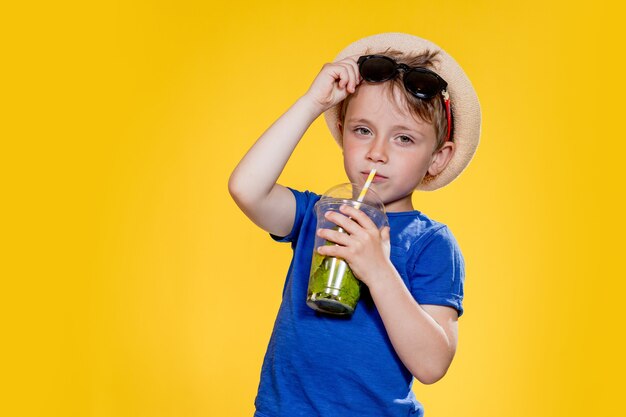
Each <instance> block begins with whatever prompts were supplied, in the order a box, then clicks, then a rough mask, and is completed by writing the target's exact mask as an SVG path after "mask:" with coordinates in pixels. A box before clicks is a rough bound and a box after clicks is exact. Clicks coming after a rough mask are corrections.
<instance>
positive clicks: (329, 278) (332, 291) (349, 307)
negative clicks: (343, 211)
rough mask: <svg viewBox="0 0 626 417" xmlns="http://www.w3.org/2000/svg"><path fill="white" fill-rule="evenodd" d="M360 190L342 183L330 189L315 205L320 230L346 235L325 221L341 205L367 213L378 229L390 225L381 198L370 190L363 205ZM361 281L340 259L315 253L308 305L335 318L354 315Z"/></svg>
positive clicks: (319, 240) (322, 242)
mask: <svg viewBox="0 0 626 417" xmlns="http://www.w3.org/2000/svg"><path fill="white" fill-rule="evenodd" d="M360 191H361V188H360V187H359V186H357V185H354V184H341V185H338V186H336V187H333V188H331V189H330V190H329V191H327V192H326V193H325V194H324V195H323V196H322V198H321V199H320V200H319V201H318V202H317V203H316V204H315V211H316V214H317V228H318V229H320V228H325V229H334V230H339V231H340V232H343V229H341V228H338V227H337V225H335V224H334V223H332V222H330V221H328V220H326V218H325V216H324V214H325V213H326V212H327V211H339V207H341V206H342V205H351V206H353V207H356V208H358V209H360V210H362V211H363V212H365V213H366V214H367V215H368V216H369V217H370V218H371V219H372V220H373V221H374V223H375V224H376V225H377V226H378V228H379V229H380V228H382V227H383V226H385V225H387V224H388V223H387V216H386V215H385V208H384V205H383V203H382V201H381V200H380V198H379V197H378V196H377V195H376V194H375V193H374V192H373V191H371V190H370V191H368V193H367V196H366V198H365V199H364V200H363V202H357V201H356V196H358V195H359V192H360ZM322 245H334V243H333V242H327V241H325V240H324V239H322V238H320V237H316V239H315V248H317V247H319V246H322ZM360 286H361V282H360V281H359V280H358V278H357V277H356V276H355V275H354V273H353V272H352V270H351V269H350V266H349V265H348V264H347V262H346V261H344V260H343V259H341V258H335V257H332V256H323V255H320V254H319V253H318V252H317V250H314V251H313V258H312V261H311V273H310V277H309V289H308V293H307V305H308V306H309V307H311V308H312V309H314V310H317V311H321V312H324V313H329V314H335V315H349V314H352V313H353V312H354V309H355V308H356V305H357V302H358V301H359V297H360V293H361V291H360Z"/></svg>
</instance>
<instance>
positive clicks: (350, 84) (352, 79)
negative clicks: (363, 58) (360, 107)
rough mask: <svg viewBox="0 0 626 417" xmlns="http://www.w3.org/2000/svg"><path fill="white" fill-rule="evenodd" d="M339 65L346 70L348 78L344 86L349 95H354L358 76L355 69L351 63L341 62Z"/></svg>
mask: <svg viewBox="0 0 626 417" xmlns="http://www.w3.org/2000/svg"><path fill="white" fill-rule="evenodd" d="M339 65H341V67H342V68H343V69H344V70H345V74H346V75H347V78H346V79H345V84H344V85H343V86H344V87H345V88H346V91H347V92H348V93H354V91H355V89H356V74H355V72H354V68H353V67H352V65H350V63H349V62H343V61H340V62H339Z"/></svg>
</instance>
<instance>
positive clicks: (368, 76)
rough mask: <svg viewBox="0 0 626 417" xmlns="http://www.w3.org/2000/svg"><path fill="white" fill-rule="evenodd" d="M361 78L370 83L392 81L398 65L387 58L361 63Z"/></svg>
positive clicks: (375, 58)
mask: <svg viewBox="0 0 626 417" xmlns="http://www.w3.org/2000/svg"><path fill="white" fill-rule="evenodd" d="M359 69H360V71H361V76H362V77H363V78H364V79H365V80H366V81H369V82H375V83H377V82H381V81H387V80H390V79H392V78H393V77H394V76H395V74H396V65H395V63H394V62H393V61H391V60H390V59H386V58H379V57H373V58H370V59H367V60H365V61H363V62H362V63H361V66H360V67H359Z"/></svg>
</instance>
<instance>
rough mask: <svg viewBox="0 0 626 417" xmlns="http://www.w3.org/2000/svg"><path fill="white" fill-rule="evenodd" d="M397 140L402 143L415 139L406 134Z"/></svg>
mask: <svg viewBox="0 0 626 417" xmlns="http://www.w3.org/2000/svg"><path fill="white" fill-rule="evenodd" d="M396 140H397V141H398V142H400V143H406V144H409V143H413V139H412V138H411V137H410V136H406V135H400V136H398V137H397V138H396Z"/></svg>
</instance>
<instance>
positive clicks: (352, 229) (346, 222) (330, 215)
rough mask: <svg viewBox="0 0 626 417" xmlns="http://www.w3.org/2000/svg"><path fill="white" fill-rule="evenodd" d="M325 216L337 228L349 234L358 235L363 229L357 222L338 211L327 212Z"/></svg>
mask: <svg viewBox="0 0 626 417" xmlns="http://www.w3.org/2000/svg"><path fill="white" fill-rule="evenodd" d="M324 216H326V218H327V219H328V220H330V221H331V222H333V223H335V224H336V225H337V226H339V227H341V228H342V229H343V230H345V231H346V232H348V234H351V235H353V234H356V233H358V232H359V230H360V229H361V226H359V225H358V224H357V223H356V222H355V221H353V220H352V219H350V218H349V217H346V216H344V215H343V214H341V213H339V212H336V211H327V212H326V213H325V214H324Z"/></svg>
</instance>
